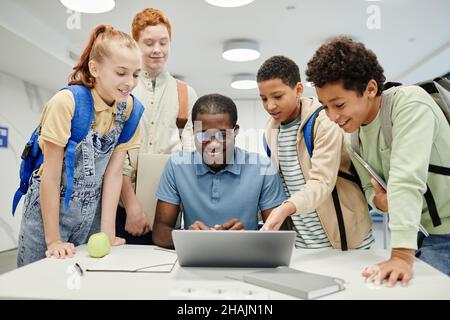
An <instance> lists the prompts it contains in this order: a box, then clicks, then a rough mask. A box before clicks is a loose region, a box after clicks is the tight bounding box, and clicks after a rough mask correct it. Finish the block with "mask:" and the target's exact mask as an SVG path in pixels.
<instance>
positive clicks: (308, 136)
mask: <svg viewBox="0 0 450 320" xmlns="http://www.w3.org/2000/svg"><path fill="white" fill-rule="evenodd" d="M322 110H323V106H320V107H319V108H317V109H316V111H314V113H313V114H312V115H311V116H310V117H309V119H308V120H307V121H306V123H305V125H304V126H303V138H304V139H305V144H306V149H307V150H308V153H309V157H312V154H313V150H314V125H315V124H316V119H317V116H318V115H319V112H320V111H322Z"/></svg>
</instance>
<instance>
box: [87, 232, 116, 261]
mask: <svg viewBox="0 0 450 320" xmlns="http://www.w3.org/2000/svg"><path fill="white" fill-rule="evenodd" d="M87 249H88V253H89V256H91V257H92V258H101V257H104V256H106V255H107V254H108V253H109V252H110V251H111V243H110V241H109V237H108V235H107V234H106V233H104V232H99V233H94V234H93V235H91V236H90V237H89V240H88V244H87Z"/></svg>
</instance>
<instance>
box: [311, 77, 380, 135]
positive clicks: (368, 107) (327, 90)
mask: <svg viewBox="0 0 450 320" xmlns="http://www.w3.org/2000/svg"><path fill="white" fill-rule="evenodd" d="M377 89H378V86H377V84H376V82H375V81H374V80H371V81H369V83H368V84H367V87H366V90H365V91H364V93H363V95H359V94H358V92H357V91H356V90H347V89H345V88H344V86H343V85H342V83H341V82H335V83H327V84H325V85H323V86H322V87H316V92H317V96H318V97H319V101H320V103H322V105H323V107H324V108H325V111H326V113H327V116H328V117H329V118H330V119H331V121H334V122H335V123H337V124H338V125H339V127H341V128H342V129H343V130H344V131H345V132H348V133H352V132H354V131H355V130H356V129H358V128H359V127H360V126H362V125H366V124H369V123H370V122H372V120H373V119H375V117H376V115H377V113H378V110H379V99H376V98H377V97H378V98H380V97H379V96H377V95H376V93H377Z"/></svg>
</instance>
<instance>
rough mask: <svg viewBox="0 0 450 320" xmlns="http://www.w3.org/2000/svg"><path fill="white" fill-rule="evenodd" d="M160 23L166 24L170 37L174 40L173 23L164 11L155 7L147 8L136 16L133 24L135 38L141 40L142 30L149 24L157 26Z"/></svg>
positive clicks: (132, 30)
mask: <svg viewBox="0 0 450 320" xmlns="http://www.w3.org/2000/svg"><path fill="white" fill-rule="evenodd" d="M158 24H163V25H165V26H166V28H167V31H168V32H169V38H170V40H172V25H171V24H170V21H169V19H168V18H167V17H166V15H165V14H164V12H162V11H161V10H158V9H154V8H145V9H144V10H142V11H141V12H138V13H137V14H136V15H135V16H134V18H133V22H132V24H131V33H132V35H133V39H134V40H136V41H139V35H140V34H141V31H142V30H144V29H145V28H147V27H148V26H156V25H158Z"/></svg>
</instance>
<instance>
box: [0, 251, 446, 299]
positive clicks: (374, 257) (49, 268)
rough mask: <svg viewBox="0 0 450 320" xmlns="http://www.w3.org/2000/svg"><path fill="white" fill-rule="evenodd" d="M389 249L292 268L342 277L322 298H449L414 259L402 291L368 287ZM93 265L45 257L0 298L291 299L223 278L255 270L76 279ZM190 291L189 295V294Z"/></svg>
mask: <svg viewBox="0 0 450 320" xmlns="http://www.w3.org/2000/svg"><path fill="white" fill-rule="evenodd" d="M130 249H133V250H144V251H145V250H154V247H153V246H151V247H149V246H131V245H126V246H121V247H114V248H112V251H111V253H110V254H111V255H121V254H123V252H124V251H126V250H130ZM388 255H389V253H388V252H387V251H384V250H382V251H378V250H360V251H354V250H353V251H347V252H341V251H338V250H330V249H326V250H298V249H297V250H294V253H293V257H292V260H291V267H292V268H296V269H299V270H303V271H309V272H315V273H320V274H324V275H330V276H335V277H339V278H342V279H344V280H345V281H346V284H345V287H346V289H345V290H344V291H341V292H339V293H336V294H332V295H330V296H326V297H323V299H450V277H447V276H446V275H444V274H443V273H440V272H439V271H437V270H436V269H434V268H432V267H431V266H429V265H427V264H425V263H423V262H421V261H420V260H417V261H416V263H415V265H414V272H415V275H414V278H413V280H412V281H411V282H410V284H409V286H408V287H406V288H404V287H401V286H400V285H399V284H397V285H396V286H395V287H394V288H387V287H385V286H383V287H378V288H373V287H371V286H367V285H366V284H365V283H364V281H363V279H362V277H361V271H362V270H363V268H364V267H366V266H369V265H373V264H375V263H376V262H380V261H381V260H383V259H386V258H387V257H388ZM75 262H78V263H79V264H80V265H81V266H84V265H87V264H89V262H91V263H92V259H91V258H89V257H88V256H87V252H86V246H80V247H78V248H77V254H76V256H75V257H74V258H71V259H70V258H69V259H64V260H57V259H53V258H47V259H44V260H41V261H38V262H35V263H32V264H30V265H28V266H25V267H22V268H19V269H17V270H14V271H11V272H8V273H6V274H3V275H1V276H0V298H2V299H4V298H19V299H20V298H44V299H174V298H178V299H183V300H184V299H189V298H192V299H195V298H200V299H251V298H255V299H294V297H291V296H287V295H284V294H280V293H278V292H275V291H270V290H266V289H263V288H260V287H257V286H253V285H250V284H247V283H244V282H241V281H237V280H232V279H228V278H226V276H237V275H239V274H242V273H243V272H249V271H252V270H253V269H227V268H181V267H180V266H179V265H178V264H176V265H175V267H174V268H173V270H172V272H171V273H116V272H113V273H111V272H105V273H104V272H84V276H82V277H79V276H78V275H77V274H76V273H74V269H73V265H74V263H75ZM189 289H191V292H190V293H189V292H188V291H189ZM249 292H251V293H252V294H251V295H248V293H249Z"/></svg>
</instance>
